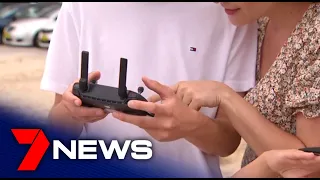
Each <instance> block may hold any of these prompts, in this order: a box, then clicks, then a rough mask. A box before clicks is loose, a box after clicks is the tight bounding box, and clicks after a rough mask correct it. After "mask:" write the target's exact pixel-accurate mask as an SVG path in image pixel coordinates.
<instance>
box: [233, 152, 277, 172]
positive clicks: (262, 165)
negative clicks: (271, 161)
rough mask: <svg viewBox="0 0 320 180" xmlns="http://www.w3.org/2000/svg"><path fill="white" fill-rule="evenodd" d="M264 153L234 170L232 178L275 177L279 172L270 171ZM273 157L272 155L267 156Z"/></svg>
mask: <svg viewBox="0 0 320 180" xmlns="http://www.w3.org/2000/svg"><path fill="white" fill-rule="evenodd" d="M265 158H266V157H265V155H264V154H263V155H262V156H259V157H258V158H257V159H256V160H254V161H252V162H251V163H250V164H248V165H247V166H245V167H243V168H242V169H240V170H239V171H238V172H236V173H235V174H234V175H233V176H232V178H275V177H278V176H279V174H278V173H276V172H274V171H272V170H271V169H270V167H269V166H268V163H267V162H266V159H265ZM269 158H274V157H269Z"/></svg>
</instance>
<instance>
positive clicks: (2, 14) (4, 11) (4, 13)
mask: <svg viewBox="0 0 320 180" xmlns="http://www.w3.org/2000/svg"><path fill="white" fill-rule="evenodd" d="M17 9H18V7H17V6H6V7H4V8H1V9H0V18H1V19H4V18H6V17H8V16H10V15H13V14H14V13H15V12H16V10H17Z"/></svg>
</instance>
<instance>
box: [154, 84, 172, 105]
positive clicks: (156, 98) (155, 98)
mask: <svg viewBox="0 0 320 180" xmlns="http://www.w3.org/2000/svg"><path fill="white" fill-rule="evenodd" d="M170 88H171V89H172V90H173V92H174V93H176V91H177V88H178V84H175V85H173V86H170ZM148 101H149V102H158V101H161V97H160V96H159V94H154V95H152V96H150V97H149V98H148Z"/></svg>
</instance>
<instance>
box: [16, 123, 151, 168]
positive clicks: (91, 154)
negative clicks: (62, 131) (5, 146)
mask: <svg viewBox="0 0 320 180" xmlns="http://www.w3.org/2000/svg"><path fill="white" fill-rule="evenodd" d="M11 131H12V133H13V135H14V137H15V138H16V140H17V141H18V143H19V144H29V145H30V148H29V150H28V152H27V154H26V155H25V157H24V158H23V160H22V162H21V164H20V165H19V167H18V171H34V170H36V169H37V167H38V165H39V163H40V161H41V159H42V158H43V156H44V155H45V153H46V151H47V149H48V148H49V146H50V142H49V140H48V139H47V137H46V135H45V134H44V132H43V131H42V130H41V129H11ZM98 144H99V146H100V148H101V150H102V153H103V156H104V158H105V159H111V157H112V155H113V153H114V152H115V153H116V155H117V157H118V159H124V158H125V156H126V155H127V152H128V149H129V147H130V148H131V150H132V151H133V152H132V153H131V157H132V158H133V159H135V160H147V159H151V158H152V143H151V142H150V141H148V140H133V141H132V140H126V141H125V143H124V145H123V147H122V148H121V147H120V145H119V142H118V141H117V140H112V141H111V143H110V146H109V148H107V146H106V144H105V141H104V140H71V148H70V150H69V149H68V148H67V147H66V146H65V145H64V144H62V143H61V142H60V141H59V140H53V143H52V147H53V159H60V156H59V153H60V151H61V152H63V153H64V154H65V155H66V156H67V157H69V159H97V158H98V157H97V147H96V146H98ZM88 146H89V147H88ZM59 150H60V151H59ZM77 154H78V156H77Z"/></svg>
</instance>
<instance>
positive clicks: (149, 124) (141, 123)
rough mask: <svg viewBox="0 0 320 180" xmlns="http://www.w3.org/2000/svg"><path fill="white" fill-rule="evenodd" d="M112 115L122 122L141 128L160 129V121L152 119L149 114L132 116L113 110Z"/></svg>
mask: <svg viewBox="0 0 320 180" xmlns="http://www.w3.org/2000/svg"><path fill="white" fill-rule="evenodd" d="M112 116H113V117H114V118H116V119H119V120H121V121H123V122H126V123H130V124H133V125H135V126H138V127H140V128H143V129H161V127H162V124H161V123H160V121H154V119H152V117H150V116H134V115H130V114H125V113H122V112H118V111H116V112H113V113H112Z"/></svg>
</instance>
